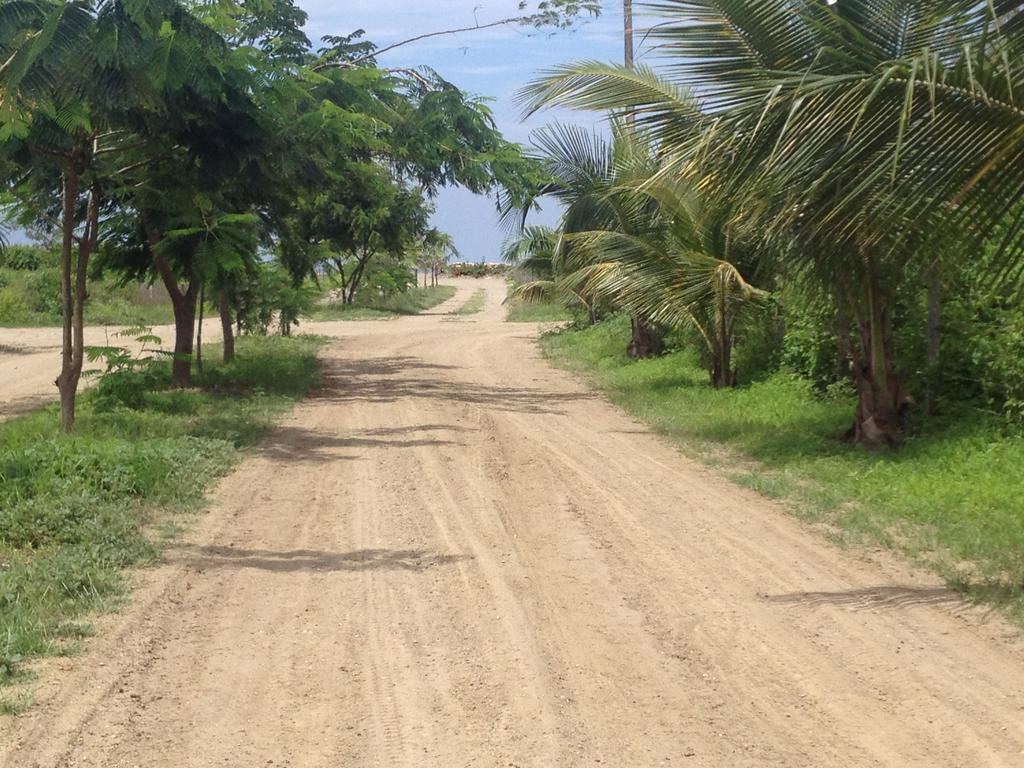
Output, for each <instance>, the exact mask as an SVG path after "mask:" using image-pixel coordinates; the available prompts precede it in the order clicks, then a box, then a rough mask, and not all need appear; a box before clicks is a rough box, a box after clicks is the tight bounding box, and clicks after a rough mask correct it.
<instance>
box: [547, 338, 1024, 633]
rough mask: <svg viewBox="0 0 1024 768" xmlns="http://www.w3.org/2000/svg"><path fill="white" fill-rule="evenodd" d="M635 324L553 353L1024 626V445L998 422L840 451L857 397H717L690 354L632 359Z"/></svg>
mask: <svg viewBox="0 0 1024 768" xmlns="http://www.w3.org/2000/svg"><path fill="white" fill-rule="evenodd" d="M628 336H629V332H628V321H626V320H625V319H623V318H615V319H612V320H610V321H607V322H605V323H602V324H599V325H597V326H595V327H592V328H588V329H585V330H566V331H562V332H559V333H554V334H548V335H546V336H545V337H544V338H543V340H542V345H543V347H544V350H545V352H546V353H547V354H548V355H549V356H550V357H551V358H552V359H554V360H555V361H557V362H558V363H560V364H562V365H564V366H567V367H570V368H573V369H576V370H579V371H583V372H586V373H587V374H589V376H590V377H591V378H592V380H593V382H594V383H595V384H596V385H597V386H598V387H599V388H600V389H602V390H605V391H606V392H607V393H608V394H609V395H610V397H611V398H612V400H613V401H614V402H616V403H617V404H619V405H621V406H622V407H623V408H625V409H626V410H627V411H629V412H630V413H632V414H634V415H635V416H637V417H639V418H640V419H642V420H643V421H645V422H647V423H648V424H651V425H652V426H654V427H655V428H657V429H658V430H659V431H661V432H662V433H664V434H665V435H667V436H669V437H670V438H672V439H673V440H674V441H675V442H676V443H677V444H678V445H680V446H681V447H682V448H683V449H684V450H685V451H686V452H687V453H689V454H691V455H695V456H698V457H700V458H702V459H704V460H705V461H707V462H708V463H710V464H713V465H715V466H717V467H718V468H719V469H720V470H722V471H724V472H725V473H726V474H728V475H729V476H731V477H732V478H734V479H735V480H737V481H739V482H741V483H743V484H745V485H748V486H750V487H752V488H754V489H756V490H758V491H760V492H761V493H763V494H764V495H766V496H771V497H777V498H781V499H784V500H786V501H787V502H789V504H790V506H791V507H792V508H793V509H794V510H795V511H796V512H797V513H798V514H800V515H801V516H803V517H805V518H807V519H809V520H812V521H815V522H820V523H824V524H826V529H827V530H829V531H831V532H835V535H836V536H837V538H838V539H839V540H840V541H841V542H843V543H845V544H852V545H855V546H857V545H863V544H868V543H870V544H881V545H883V546H886V547H890V548H893V549H896V550H899V551H901V552H903V553H905V554H907V555H909V556H910V557H911V558H912V559H914V560H915V561H917V562H919V563H922V564H924V565H927V566H928V567H931V568H933V569H934V570H935V571H937V572H938V573H939V574H941V575H942V576H943V577H944V578H945V579H946V580H947V581H948V582H949V583H950V584H952V585H954V586H956V587H958V588H960V589H962V590H964V591H965V592H966V593H968V594H970V595H973V596H975V597H979V598H984V599H987V600H990V601H993V602H997V603H1001V604H1004V605H1006V606H1007V607H1008V608H1009V610H1010V613H1011V614H1013V615H1015V616H1016V617H1017V618H1019V619H1024V475H1022V474H1021V471H1020V468H1021V467H1022V466H1024V435H1021V434H1020V433H1019V432H1018V431H1014V430H1012V429H1010V428H1008V427H1007V426H1006V425H1005V424H1004V423H1002V422H1001V421H999V420H998V419H996V418H995V417H993V416H990V415H984V414H981V413H978V412H974V411H964V412H962V413H955V414H954V413H949V414H946V415H944V416H943V417H941V418H934V419H930V420H928V421H926V422H923V423H921V424H917V425H915V427H914V430H913V433H912V436H911V437H910V439H909V440H908V441H907V443H906V445H905V446H904V447H903V448H901V449H900V450H898V451H893V452H869V451H866V450H863V449H860V448H857V447H854V446H849V445H845V444H843V443H840V442H839V441H838V439H837V437H836V436H837V435H838V434H840V433H841V432H842V431H844V430H845V429H846V428H847V427H848V426H849V424H850V423H851V421H852V414H853V407H854V401H853V397H852V395H845V394H844V395H841V396H839V397H832V398H825V397H823V396H821V395H819V394H818V393H816V392H814V391H813V390H812V388H811V387H810V386H809V385H808V384H807V383H806V382H804V381H802V380H800V379H798V378H796V377H794V376H792V375H790V374H785V373H778V374H775V375H773V376H771V377H770V378H768V379H766V380H764V381H761V382H757V383H754V384H750V385H748V386H744V387H741V388H738V389H735V390H719V391H716V390H714V389H712V388H711V387H710V386H709V385H708V376H707V373H706V372H705V371H704V370H703V369H702V368H701V367H700V366H699V365H698V364H697V362H696V360H695V359H694V357H693V356H692V355H691V354H690V353H688V352H685V351H683V352H674V353H672V354H668V355H666V356H664V357H661V358H659V359H656V360H648V361H641V362H636V363H634V362H631V361H629V360H628V358H627V357H626V355H625V353H624V349H625V346H626V342H627V340H628Z"/></svg>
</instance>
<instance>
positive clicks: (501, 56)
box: [298, 0, 622, 261]
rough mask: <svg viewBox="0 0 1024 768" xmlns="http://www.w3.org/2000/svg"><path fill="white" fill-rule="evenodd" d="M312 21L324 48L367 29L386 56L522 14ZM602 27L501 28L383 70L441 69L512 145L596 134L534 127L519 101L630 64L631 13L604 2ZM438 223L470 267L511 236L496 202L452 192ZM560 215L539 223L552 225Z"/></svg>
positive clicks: (347, 13) (320, 8) (418, 6)
mask: <svg viewBox="0 0 1024 768" xmlns="http://www.w3.org/2000/svg"><path fill="white" fill-rule="evenodd" d="M298 3H299V5H301V6H302V8H303V9H304V10H305V11H306V12H307V13H308V14H309V23H308V24H307V26H306V31H307V34H309V36H310V38H311V39H313V40H314V42H316V41H317V40H318V39H319V38H320V37H321V36H323V35H328V34H349V33H351V32H353V31H355V30H357V29H365V30H366V37H367V39H369V40H372V41H373V42H374V43H376V44H377V45H378V46H379V47H384V46H386V45H388V44H390V43H392V42H397V41H399V40H403V39H406V38H409V37H412V36H413V35H417V34H421V33H423V32H430V31H435V30H442V29H451V28H455V27H466V26H470V25H472V24H474V23H475V20H478V21H479V23H481V24H483V23H486V22H488V21H492V20H496V19H501V18H506V17H509V16H515V15H516V6H517V2H516V0H345V1H344V2H331V0H298ZM604 5H605V7H606V10H605V12H604V14H602V16H601V17H600V18H598V19H594V20H590V21H587V22H585V23H581V24H580V25H579V26H578V28H577V29H574V30H569V31H558V32H555V33H553V34H552V33H551V32H549V31H540V32H538V31H536V30H530V31H526V30H524V29H522V28H517V27H499V28H494V29H488V30H481V31H477V32H469V33H464V34H460V35H454V36H445V37H436V38H432V39H430V40H425V41H422V42H419V43H414V44H411V45H408V46H405V47H402V48H399V49H397V50H395V51H392V52H390V53H387V54H384V55H383V56H381V58H380V64H381V65H382V66H419V65H422V64H425V65H427V66H430V67H433V68H434V69H436V70H437V71H438V72H439V73H440V74H441V75H442V76H443V77H444V78H445V79H447V80H449V81H450V82H452V83H454V84H455V85H457V86H459V87H460V88H462V89H463V90H464V91H467V92H469V93H473V94H476V95H479V96H486V97H488V98H490V99H492V102H491V104H490V106H491V109H493V110H494V114H495V119H496V120H497V123H498V126H499V128H501V130H502V132H503V133H504V134H505V136H506V137H507V138H509V139H510V140H513V141H518V142H521V143H524V144H525V143H527V142H528V141H529V137H530V132H531V131H532V130H533V129H535V128H538V127H540V126H542V125H544V124H545V123H548V122H552V121H554V120H556V119H557V120H560V121H562V122H568V121H571V122H576V123H580V124H584V125H591V124H595V123H596V122H597V118H595V116H593V115H589V114H578V113H565V112H544V113H542V114H540V115H538V116H535V117H533V118H531V119H530V120H529V121H527V122H525V123H524V122H522V120H521V114H520V112H521V110H520V109H519V108H518V107H517V106H516V104H515V94H516V92H517V91H518V90H519V89H520V88H521V87H522V86H523V85H525V84H526V83H527V82H528V81H530V80H532V79H533V78H534V77H536V75H537V73H538V72H539V71H540V70H542V69H544V68H546V67H550V66H552V65H554V64H561V63H565V62H569V61H574V60H577V59H599V60H602V61H619V60H621V58H622V5H621V3H619V2H618V1H617V0H610V1H609V2H606V3H604ZM436 204H437V213H436V214H435V217H434V224H435V226H437V227H438V228H440V229H443V230H444V231H446V232H449V233H451V234H452V235H453V236H454V237H455V239H456V244H457V246H458V248H459V251H460V252H461V253H462V256H463V258H465V259H466V260H467V261H480V260H487V261H493V260H496V259H497V258H498V255H499V253H500V250H501V244H502V241H503V239H504V237H505V234H504V233H503V232H502V231H501V229H500V228H499V227H498V223H497V216H496V215H495V212H494V202H493V200H491V199H489V198H486V197H479V196H476V195H473V194H471V193H469V192H467V191H465V190H462V189H449V190H444V191H443V192H442V193H441V194H440V195H439V196H438V199H437V201H436ZM555 218H556V212H555V211H553V210H548V211H545V212H544V213H542V214H540V215H538V216H537V217H536V220H537V221H548V222H552V221H553V220H554V219H555Z"/></svg>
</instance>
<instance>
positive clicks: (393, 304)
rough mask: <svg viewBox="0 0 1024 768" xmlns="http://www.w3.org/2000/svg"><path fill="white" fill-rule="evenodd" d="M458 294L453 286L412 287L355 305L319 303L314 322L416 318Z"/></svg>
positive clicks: (358, 302) (369, 298) (366, 299)
mask: <svg viewBox="0 0 1024 768" xmlns="http://www.w3.org/2000/svg"><path fill="white" fill-rule="evenodd" d="M454 295H455V288H453V287H452V286H450V285H438V286H434V287H431V288H409V289H408V290H406V291H402V292H398V293H393V294H391V295H390V296H387V297H376V298H371V297H366V298H362V299H359V300H357V302H356V303H355V304H342V303H340V302H339V303H332V304H318V305H316V307H315V308H314V309H313V311H312V312H311V313H310V317H312V319H313V320H390V319H391V318H394V317H398V316H399V315H416V314H419V313H420V312H424V311H426V310H428V309H433V308H434V307H436V306H437V305H438V304H441V303H442V302H445V301H447V300H448V299H450V298H451V297H452V296H454Z"/></svg>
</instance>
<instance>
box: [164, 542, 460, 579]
mask: <svg viewBox="0 0 1024 768" xmlns="http://www.w3.org/2000/svg"><path fill="white" fill-rule="evenodd" d="M471 559H472V557H471V556H470V555H441V554H437V553H432V552H425V551H423V550H415V549H403V550H395V549H359V550H355V551H353V552H321V551H318V550H313V549H295V550H288V551H281V552H278V551H275V550H271V549H238V548H236V547H200V546H189V547H182V548H181V549H179V550H178V551H177V552H175V553H174V554H173V555H171V556H169V557H168V560H169V561H170V562H175V563H180V564H182V565H185V566H187V567H188V568H190V569H191V570H196V571H204V570H207V569H214V568H235V569H242V568H253V569H256V570H260V571H270V572H273V573H295V572H299V571H326V572H337V571H350V572H354V571H415V572H420V571H426V570H428V569H430V568H436V567H438V566H443V565H452V564H454V563H461V562H463V561H466V560H471Z"/></svg>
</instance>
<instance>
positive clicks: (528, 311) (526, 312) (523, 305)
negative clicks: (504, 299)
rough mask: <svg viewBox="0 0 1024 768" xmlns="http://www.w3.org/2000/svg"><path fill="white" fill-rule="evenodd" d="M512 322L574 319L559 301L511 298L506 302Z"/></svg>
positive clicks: (550, 321) (544, 321)
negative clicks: (548, 301)
mask: <svg viewBox="0 0 1024 768" xmlns="http://www.w3.org/2000/svg"><path fill="white" fill-rule="evenodd" d="M506 306H507V307H508V314H507V315H506V316H505V320H506V321H507V322H510V323H560V322H564V321H567V320H572V319H573V316H572V314H571V313H570V312H569V311H568V310H567V309H566V308H565V307H563V306H562V305H561V304H559V303H558V302H550V303H547V302H533V301H523V300H522V299H515V298H512V299H509V300H508V303H507V304H506Z"/></svg>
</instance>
